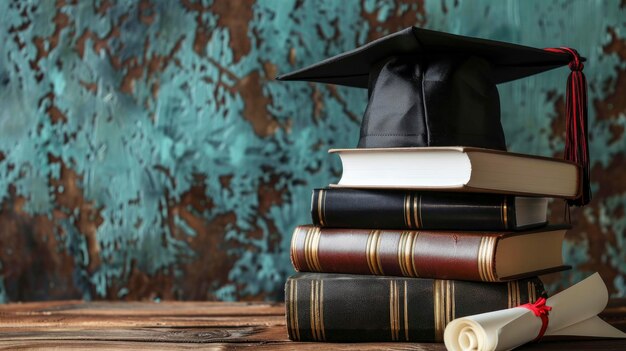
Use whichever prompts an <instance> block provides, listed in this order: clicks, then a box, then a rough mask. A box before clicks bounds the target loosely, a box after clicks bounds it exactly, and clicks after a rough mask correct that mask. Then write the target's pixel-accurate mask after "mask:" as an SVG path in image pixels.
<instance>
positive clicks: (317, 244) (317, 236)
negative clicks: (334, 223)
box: [312, 227, 323, 272]
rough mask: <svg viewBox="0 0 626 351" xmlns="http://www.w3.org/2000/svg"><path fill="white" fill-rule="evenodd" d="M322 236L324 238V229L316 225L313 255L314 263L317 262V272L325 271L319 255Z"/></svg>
mask: <svg viewBox="0 0 626 351" xmlns="http://www.w3.org/2000/svg"><path fill="white" fill-rule="evenodd" d="M321 238H322V229H321V228H317V227H316V228H315V230H314V237H313V250H312V255H313V263H314V264H315V269H316V271H317V272H323V270H322V265H321V264H320V256H319V248H320V239H321Z"/></svg>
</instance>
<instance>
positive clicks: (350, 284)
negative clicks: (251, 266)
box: [285, 274, 545, 342]
mask: <svg viewBox="0 0 626 351" xmlns="http://www.w3.org/2000/svg"><path fill="white" fill-rule="evenodd" d="M542 294H545V293H544V289H543V284H542V283H541V281H540V280H539V279H538V278H532V279H524V280H517V281H512V282H508V283H498V284H487V283H477V282H466V281H454V280H432V279H415V278H393V277H360V276H350V275H335V274H299V275H295V276H293V277H291V278H289V279H288V280H287V283H286V285H285V308H286V312H287V313H286V315H287V330H288V333H289V338H290V339H291V340H294V341H329V342H348V341H370V342H371V341H401V342H418V341H422V342H433V341H434V342H441V341H442V339H443V331H444V329H445V327H446V325H447V324H448V323H449V322H450V321H452V320H453V319H455V318H459V317H464V316H469V315H472V314H478V313H484V312H490V311H495V310H500V309H506V308H511V307H515V306H519V305H520V304H524V303H528V302H534V301H535V300H536V299H537V298H538V297H540V296H542Z"/></svg>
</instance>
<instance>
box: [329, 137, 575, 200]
mask: <svg viewBox="0 0 626 351" xmlns="http://www.w3.org/2000/svg"><path fill="white" fill-rule="evenodd" d="M329 152H330V153H336V154H338V155H339V157H340V158H341V162H342V164H343V174H342V176H341V179H340V180H339V183H337V184H331V186H336V187H347V188H378V189H422V190H448V191H466V192H482V193H507V194H520V195H533V196H537V195H541V196H550V197H560V198H568V199H572V198H576V197H578V196H579V194H580V191H581V184H580V178H581V170H580V167H579V166H578V165H577V164H575V163H573V162H569V161H564V160H560V159H555V158H549V157H541V156H532V155H524V154H517V153H511V152H505V151H498V150H489V149H480V148H473V147H411V148H384V149H333V150H330V151H329Z"/></svg>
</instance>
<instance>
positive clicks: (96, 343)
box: [0, 299, 626, 351]
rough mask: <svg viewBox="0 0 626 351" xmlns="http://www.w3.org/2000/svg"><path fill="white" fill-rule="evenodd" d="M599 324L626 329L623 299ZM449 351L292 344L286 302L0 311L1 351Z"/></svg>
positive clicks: (580, 344) (60, 304)
mask: <svg viewBox="0 0 626 351" xmlns="http://www.w3.org/2000/svg"><path fill="white" fill-rule="evenodd" d="M602 317H603V318H604V319H605V320H607V321H609V322H610V323H611V324H613V325H615V326H617V327H618V328H620V329H622V330H626V299H619V300H613V301H611V302H610V303H609V306H608V307H607V309H606V310H605V311H604V312H603V313H602ZM42 348H56V349H62V350H68V349H69V350H71V349H112V348H116V349H123V350H131V349H132V350H164V349H167V350H172V349H184V350H186V349H194V350H195V349H206V350H231V349H232V350H238V349H251V350H318V351H319V350H354V349H358V350H381V349H393V350H445V347H444V346H443V344H434V343H431V344H428V343H424V344H418V343H375V344H372V343H368V344H365V343H362V344H329V343H324V344H322V343H294V342H291V341H289V340H288V339H287V330H286V328H285V317H284V305H283V304H282V303H276V304H270V303H245V302H238V303H222V302H161V303H152V302H81V301H54V302H34V303H24V304H8V305H0V350H5V349H10V350H15V349H42ZM519 350H626V340H601V341H577V342H542V343H540V344H534V345H529V346H525V347H523V348H520V349H519Z"/></svg>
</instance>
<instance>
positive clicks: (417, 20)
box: [361, 0, 426, 42]
mask: <svg viewBox="0 0 626 351" xmlns="http://www.w3.org/2000/svg"><path fill="white" fill-rule="evenodd" d="M395 5H396V7H395V9H396V10H395V11H396V12H395V13H393V14H391V15H390V16H389V17H388V18H387V19H386V20H385V21H384V22H379V21H378V12H372V13H369V12H367V11H365V10H363V11H361V17H362V18H363V19H364V20H366V21H367V22H369V24H370V30H369V32H368V34H367V41H368V42H369V41H372V40H374V39H378V38H380V37H382V36H384V35H386V34H391V33H394V32H397V31H399V30H402V29H404V28H407V27H410V26H417V27H422V26H424V25H425V24H426V9H425V8H424V2H423V0H419V1H414V0H398V1H396V2H395ZM405 5H406V6H407V10H406V11H404V12H400V8H401V7H402V6H405ZM361 8H363V9H365V6H364V4H361Z"/></svg>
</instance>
